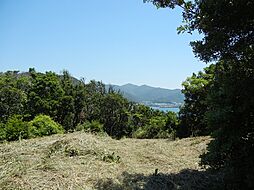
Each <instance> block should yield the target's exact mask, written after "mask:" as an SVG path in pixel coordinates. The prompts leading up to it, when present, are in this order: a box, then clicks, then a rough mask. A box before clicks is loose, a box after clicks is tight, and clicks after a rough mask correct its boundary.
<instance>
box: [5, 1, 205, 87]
mask: <svg viewBox="0 0 254 190" xmlns="http://www.w3.org/2000/svg"><path fill="white" fill-rule="evenodd" d="M180 24H181V12H180V10H173V11H172V10H169V9H156V7H154V6H153V5H152V4H144V3H143V0H97V1H95V0H0V68H1V69H0V71H2V72H4V71H7V70H19V71H27V70H28V68H30V67H34V68H35V69H36V70H37V71H41V72H44V71H47V70H52V71H55V72H57V73H60V72H61V71H62V70H64V69H65V70H68V71H69V72H70V73H71V74H72V75H73V76H75V77H77V78H81V77H84V78H86V79H87V80H91V79H95V80H99V81H103V82H104V83H110V84H118V85H122V84H126V83H133V84H137V85H142V84H147V85H151V86H155V87H165V88H170V89H173V88H181V83H182V81H184V80H185V79H186V77H188V76H190V75H191V74H192V73H193V72H197V71H199V70H202V68H203V67H205V66H206V65H205V64H204V63H201V62H199V61H198V60H197V59H196V58H195V57H194V55H193V53H192V49H191V47H190V46H189V42H190V41H191V40H194V39H198V38H199V37H198V36H197V35H189V34H183V35H177V31H176V28H177V26H179V25H180Z"/></svg>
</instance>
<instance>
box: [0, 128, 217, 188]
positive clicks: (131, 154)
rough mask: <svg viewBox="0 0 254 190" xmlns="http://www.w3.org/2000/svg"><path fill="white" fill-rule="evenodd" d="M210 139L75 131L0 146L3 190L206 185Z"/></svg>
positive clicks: (211, 181)
mask: <svg viewBox="0 0 254 190" xmlns="http://www.w3.org/2000/svg"><path fill="white" fill-rule="evenodd" d="M210 140H211V139H210V138H209V137H198V138H187V139H183V140H177V141H169V140H166V139H154V140H153V139H151V140H140V139H121V140H114V139H111V138H110V137H102V136H95V135H92V134H87V133H82V132H76V133H71V134H65V135H53V136H49V137H43V138H36V139H31V140H22V141H19V142H11V143H6V144H0V152H1V155H0V187H1V189H207V188H208V187H211V184H213V185H214V184H218V181H219V180H220V178H219V177H218V175H215V174H212V173H210V172H208V171H204V170H202V168H200V166H199V165H198V163H199V161H200V159H199V155H200V154H202V153H203V152H204V151H205V150H206V146H207V143H208V142H209V141H210Z"/></svg>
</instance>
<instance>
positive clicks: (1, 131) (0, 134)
mask: <svg viewBox="0 0 254 190" xmlns="http://www.w3.org/2000/svg"><path fill="white" fill-rule="evenodd" d="M5 139H6V132H5V127H4V124H3V123H0V141H4V140H5Z"/></svg>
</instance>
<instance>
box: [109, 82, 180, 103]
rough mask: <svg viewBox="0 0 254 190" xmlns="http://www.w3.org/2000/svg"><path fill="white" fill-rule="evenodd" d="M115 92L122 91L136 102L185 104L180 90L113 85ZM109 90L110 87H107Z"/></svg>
mask: <svg viewBox="0 0 254 190" xmlns="http://www.w3.org/2000/svg"><path fill="white" fill-rule="evenodd" d="M112 86H113V88H114V89H115V90H120V91H121V92H122V93H123V95H124V96H125V97H126V98H127V99H129V100H131V101H135V102H145V101H150V102H162V103H170V102H176V103H183V100H184V96H183V94H182V93H181V90H180V89H174V90H170V89H165V88H155V87H151V86H147V85H142V86H137V85H134V84H126V85H122V86H118V85H112ZM106 87H107V88H108V87H109V85H107V86H106Z"/></svg>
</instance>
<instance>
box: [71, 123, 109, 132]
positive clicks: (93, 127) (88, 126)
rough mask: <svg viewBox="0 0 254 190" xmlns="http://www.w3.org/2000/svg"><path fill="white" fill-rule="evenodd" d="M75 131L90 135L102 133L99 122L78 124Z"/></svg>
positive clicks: (101, 126) (101, 125)
mask: <svg viewBox="0 0 254 190" xmlns="http://www.w3.org/2000/svg"><path fill="white" fill-rule="evenodd" d="M76 130H77V131H86V132H91V133H104V130H103V124H101V123H100V122H99V121H92V122H89V121H86V122H85V123H83V124H78V125H77V127H76Z"/></svg>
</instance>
